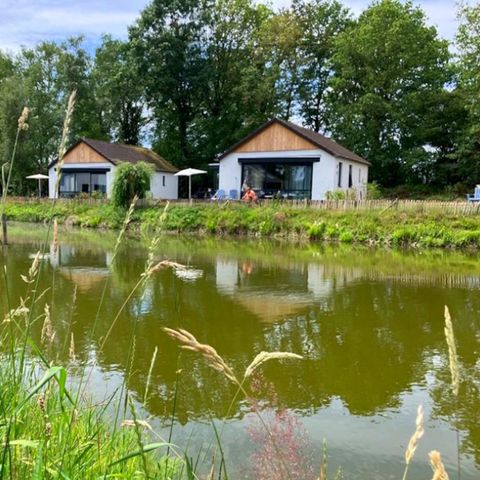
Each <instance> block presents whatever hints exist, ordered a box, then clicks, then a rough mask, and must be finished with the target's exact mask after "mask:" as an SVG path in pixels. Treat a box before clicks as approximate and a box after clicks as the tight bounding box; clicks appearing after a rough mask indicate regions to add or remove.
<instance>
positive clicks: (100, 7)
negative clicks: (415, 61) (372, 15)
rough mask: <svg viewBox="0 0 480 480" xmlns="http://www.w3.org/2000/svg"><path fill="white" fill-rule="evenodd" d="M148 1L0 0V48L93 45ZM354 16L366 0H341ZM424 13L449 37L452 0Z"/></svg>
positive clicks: (432, 2) (438, 0) (431, 1)
mask: <svg viewBox="0 0 480 480" xmlns="http://www.w3.org/2000/svg"><path fill="white" fill-rule="evenodd" d="M147 3H148V0H15V1H13V0H0V48H1V49H4V50H5V49H6V50H10V51H17V50H19V49H20V47H21V46H22V45H24V46H32V45H34V44H36V43H38V42H40V41H42V40H55V41H60V40H63V39H65V38H67V37H69V36H74V35H84V36H85V37H86V38H87V41H88V43H90V44H92V45H94V44H96V43H97V42H98V39H99V37H100V35H101V34H102V33H110V34H112V35H113V36H115V37H125V36H126V35H127V28H128V26H129V25H131V24H132V23H133V22H134V21H135V19H136V18H137V17H138V15H139V13H140V11H141V10H142V9H143V8H144V7H145V5H147ZM272 3H273V5H274V6H275V7H287V6H288V5H289V4H290V3H291V1H290V0H273V2H272ZM343 3H344V4H345V5H346V6H347V7H349V8H350V9H351V10H352V12H353V13H354V14H356V15H358V14H359V13H360V12H361V11H362V10H363V9H364V8H365V7H366V6H367V5H368V4H369V3H371V2H370V1H367V0H344V2H343ZM416 3H417V4H418V5H420V6H421V7H422V8H423V9H424V10H425V11H426V13H427V16H428V18H429V23H430V24H433V25H436V26H437V27H438V29H439V32H440V35H442V36H443V37H445V38H448V39H450V40H451V39H453V36H454V34H455V30H456V28H457V23H456V19H455V13H456V9H455V0H424V1H419V2H416Z"/></svg>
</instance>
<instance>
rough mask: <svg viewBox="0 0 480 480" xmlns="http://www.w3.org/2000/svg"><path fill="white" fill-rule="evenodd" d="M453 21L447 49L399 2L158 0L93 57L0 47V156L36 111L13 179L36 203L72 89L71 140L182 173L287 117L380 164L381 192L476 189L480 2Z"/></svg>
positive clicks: (49, 47)
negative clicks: (144, 146) (357, 7)
mask: <svg viewBox="0 0 480 480" xmlns="http://www.w3.org/2000/svg"><path fill="white" fill-rule="evenodd" d="M457 13H458V15H459V16H460V18H461V21H460V26H459V30H458V32H457V35H456V37H455V42H454V44H452V45H449V43H448V42H447V41H446V40H445V39H442V38H440V36H439V35H438V32H437V30H436V28H435V27H431V26H428V25H427V22H426V18H425V14H424V12H423V11H422V10H421V8H419V7H417V6H415V5H414V4H413V3H411V2H406V3H405V2H401V1H399V0H383V1H378V2H374V3H373V4H371V5H370V6H369V7H368V8H367V9H366V10H364V11H363V13H362V14H361V15H360V16H359V17H358V18H354V16H353V15H352V13H351V12H350V11H349V10H348V9H347V8H346V7H345V6H343V5H342V4H341V3H340V2H339V1H337V0H310V1H309V0H294V1H293V3H292V5H291V7H290V8H288V9H284V10H280V11H274V10H272V9H271V8H270V7H269V6H266V5H264V4H261V3H256V2H253V0H200V1H198V0H153V1H152V3H151V4H150V5H148V6H147V7H146V8H145V9H144V10H143V11H142V12H141V15H140V17H139V19H138V20H137V21H136V22H135V24H133V25H132V26H131V27H130V29H129V36H128V40H126V41H120V40H115V39H112V38H111V37H110V36H105V37H103V39H102V42H101V44H100V45H99V46H98V48H97V49H96V51H95V52H91V51H89V50H88V49H87V48H86V46H85V44H84V42H83V40H82V39H81V38H74V39H70V40H68V41H66V42H64V43H61V44H58V43H53V42H43V43H40V44H38V45H37V46H35V47H33V48H24V49H22V50H21V51H20V52H19V53H17V54H15V55H8V54H6V53H1V52H0V159H1V161H2V162H8V161H9V156H10V154H11V151H12V147H13V143H14V139H15V134H16V128H17V124H16V119H17V118H18V116H19V113H20V112H21V110H22V107H23V106H24V105H27V106H28V107H29V108H30V109H31V116H30V118H29V129H28V131H26V132H22V137H23V138H22V142H20V144H19V150H18V152H17V162H18V163H17V165H16V168H15V175H14V179H13V184H14V188H15V189H16V190H17V193H26V192H25V190H24V189H26V188H29V185H28V184H26V182H24V181H22V179H23V178H24V177H25V176H26V175H28V174H30V173H36V172H38V171H43V172H45V171H46V167H47V165H48V163H49V162H50V161H51V160H52V159H54V158H55V155H56V151H57V146H58V142H59V138H60V130H61V128H62V117H63V113H64V107H65V103H66V98H67V96H68V94H69V92H70V91H71V90H73V89H76V90H77V105H76V110H75V113H74V118H73V122H72V133H71V140H72V141H73V140H74V139H76V138H78V137H80V136H87V137H93V138H103V139H107V140H113V141H119V142H125V143H131V144H139V143H142V142H143V143H146V142H147V143H149V144H151V145H152V146H153V148H154V149H155V150H156V151H158V152H159V153H160V154H162V155H164V156H165V158H167V159H168V160H169V161H171V162H172V163H174V164H176V165H178V166H180V167H183V166H187V165H188V166H205V164H206V163H208V162H211V161H212V160H214V158H215V156H216V155H217V154H219V153H220V152H222V151H223V150H225V149H226V148H227V147H228V146H230V145H232V144H233V143H234V142H235V141H237V140H238V139H239V138H241V137H242V136H244V135H245V134H246V133H247V132H249V131H251V130H252V129H253V128H255V127H257V126H259V125H260V124H261V123H262V122H264V121H265V120H267V119H269V118H271V117H273V116H278V117H281V118H284V119H290V120H292V121H295V122H298V123H303V124H304V125H305V126H307V127H309V128H312V129H314V130H317V131H320V132H322V133H327V134H328V135H331V136H332V137H333V138H335V139H336V140H337V141H339V142H340V143H342V144H344V145H345V146H347V147H349V148H350V149H352V150H353V151H355V152H356V153H358V154H360V155H362V156H364V157H365V158H367V159H369V160H370V161H371V162H372V168H371V174H370V178H371V179H372V180H376V181H378V182H379V183H380V184H381V185H383V186H387V187H391V186H396V185H400V184H411V185H418V184H427V185H431V186H434V187H438V188H443V187H447V186H448V187H450V188H458V189H460V190H461V189H463V188H469V187H470V186H471V184H474V183H478V182H480V88H479V87H480V74H479V71H480V69H479V59H480V4H478V3H477V4H476V5H474V6H467V7H465V6H464V7H460V10H459V11H458V12H457ZM453 14H454V12H452V15H453ZM452 52H455V53H452ZM454 186H455V187H454ZM31 187H32V188H34V187H35V185H31Z"/></svg>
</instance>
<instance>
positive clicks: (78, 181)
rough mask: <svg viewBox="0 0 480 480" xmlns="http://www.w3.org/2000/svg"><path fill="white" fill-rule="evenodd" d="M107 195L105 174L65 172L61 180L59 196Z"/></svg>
mask: <svg viewBox="0 0 480 480" xmlns="http://www.w3.org/2000/svg"><path fill="white" fill-rule="evenodd" d="M93 192H100V193H107V175H106V173H105V172H101V173H98V172H63V173H62V176H61V179H60V187H59V194H60V196H64V197H73V196H75V195H78V194H80V193H86V194H91V193H93Z"/></svg>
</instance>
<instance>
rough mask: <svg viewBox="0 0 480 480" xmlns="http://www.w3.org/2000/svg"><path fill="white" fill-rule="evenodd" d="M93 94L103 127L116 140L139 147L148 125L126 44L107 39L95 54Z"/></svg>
mask: <svg viewBox="0 0 480 480" xmlns="http://www.w3.org/2000/svg"><path fill="white" fill-rule="evenodd" d="M93 85H94V90H93V92H92V94H93V96H94V98H95V101H96V103H97V108H100V110H101V118H102V125H103V128H104V129H105V131H106V132H107V133H108V136H109V137H110V138H111V139H112V140H115V141H118V142H122V143H127V144H130V145H138V144H139V143H140V140H141V136H142V129H143V127H144V126H145V124H146V118H145V101H144V96H143V88H142V82H141V81H140V77H139V75H138V72H137V71H136V64H135V62H134V60H133V58H132V51H131V48H130V45H129V44H128V43H127V42H123V41H121V40H114V39H112V38H111V37H110V36H108V35H107V36H104V37H103V39H102V44H101V45H100V47H99V48H98V49H97V51H96V54H95V67H94V69H93Z"/></svg>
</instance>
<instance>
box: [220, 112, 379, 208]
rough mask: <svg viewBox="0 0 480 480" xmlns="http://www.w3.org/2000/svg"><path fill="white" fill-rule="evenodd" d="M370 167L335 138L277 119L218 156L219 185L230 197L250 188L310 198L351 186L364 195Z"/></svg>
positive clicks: (260, 193)
mask: <svg viewBox="0 0 480 480" xmlns="http://www.w3.org/2000/svg"><path fill="white" fill-rule="evenodd" d="M369 165H370V163H369V162H368V161H367V160H365V159H364V158H362V157H360V156H359V155H356V154H355V153H353V152H351V151H350V150H348V149H346V148H345V147H343V146H341V145H339V144H338V143H336V142H334V141H333V140H332V139H330V138H328V137H326V136H324V135H321V134H320V133H317V132H315V131H312V130H308V129H306V128H303V127H300V126H298V125H295V124H294V123H291V122H287V121H285V120H280V119H276V118H275V119H273V120H270V121H269V122H267V123H265V124H264V125H262V126H261V127H260V128H258V129H257V130H255V131H253V132H252V133H250V134H249V135H247V136H246V137H245V138H243V139H242V140H240V141H239V142H238V143H236V144H235V145H233V146H232V147H231V148H229V149H228V150H227V151H225V152H224V153H223V154H222V155H220V157H219V164H218V168H219V189H221V190H223V191H225V192H226V194H227V195H228V193H229V192H240V191H241V190H242V189H243V188H245V187H246V186H250V187H252V188H253V189H254V190H255V192H256V193H257V195H258V196H259V197H261V198H262V197H263V198H274V197H280V198H291V199H311V200H323V199H325V198H326V194H327V192H333V191H335V190H343V191H347V190H350V191H352V192H353V193H354V194H355V195H356V196H357V198H364V197H365V195H366V185H367V181H368V167H369ZM231 196H233V195H231Z"/></svg>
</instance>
